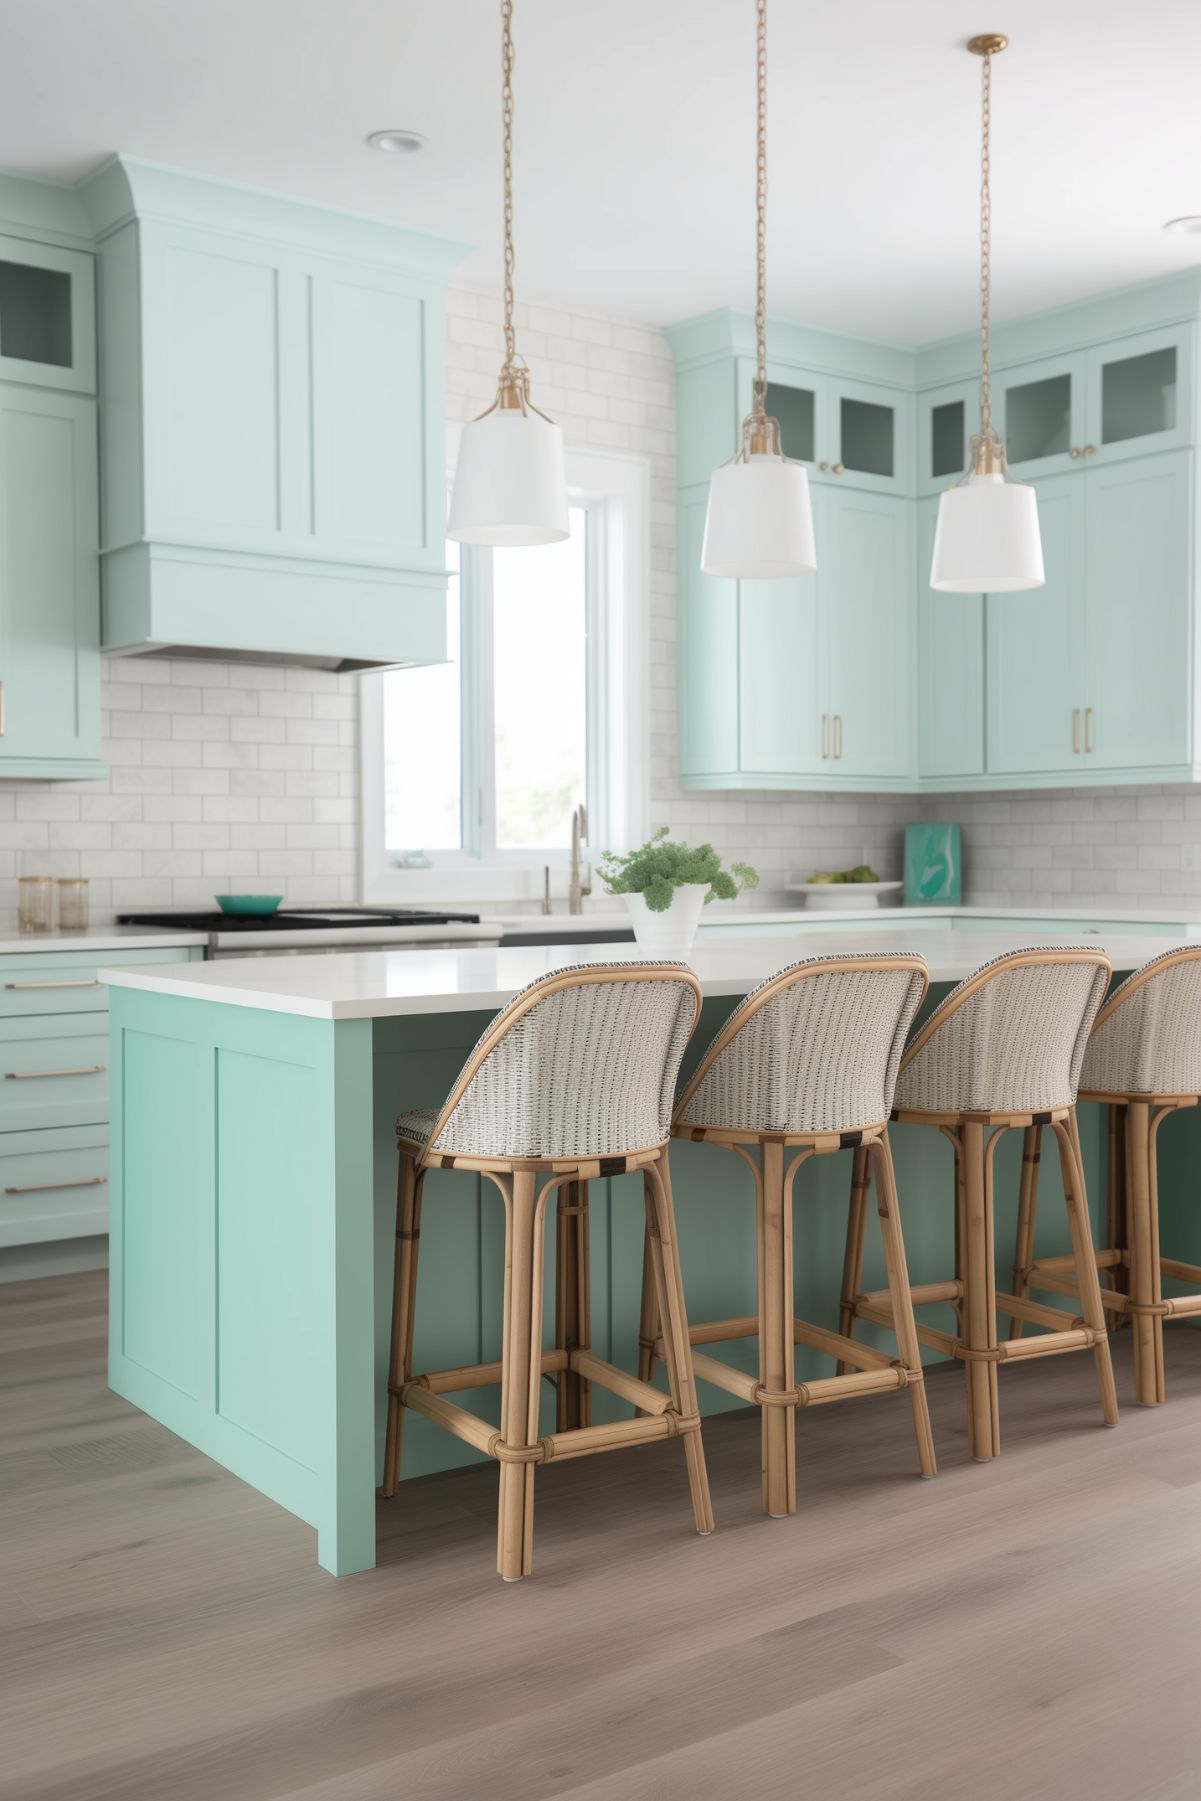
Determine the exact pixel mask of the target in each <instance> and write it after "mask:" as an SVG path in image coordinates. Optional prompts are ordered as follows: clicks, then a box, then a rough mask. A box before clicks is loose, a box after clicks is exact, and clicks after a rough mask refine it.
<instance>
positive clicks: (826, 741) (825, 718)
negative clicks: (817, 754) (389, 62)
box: [822, 713, 830, 758]
mask: <svg viewBox="0 0 1201 1801" xmlns="http://www.w3.org/2000/svg"><path fill="white" fill-rule="evenodd" d="M829 755H830V715H829V714H828V713H823V714H822V756H823V758H825V757H828V756H829Z"/></svg>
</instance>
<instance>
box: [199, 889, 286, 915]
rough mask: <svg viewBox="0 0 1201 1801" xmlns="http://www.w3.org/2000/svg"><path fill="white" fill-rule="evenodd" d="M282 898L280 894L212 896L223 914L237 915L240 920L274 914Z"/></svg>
mask: <svg viewBox="0 0 1201 1801" xmlns="http://www.w3.org/2000/svg"><path fill="white" fill-rule="evenodd" d="M283 898H284V897H283V895H282V894H214V896H213V899H214V900H215V901H216V903H217V905H218V906H219V907H220V909H221V911H222V912H223V913H235V914H239V915H240V916H241V917H242V918H249V917H251V916H252V915H255V914H257V915H259V916H260V917H262V916H263V915H264V914H267V913H274V912H275V910H276V908H277V907H278V906H279V904H280V902H281V901H282V900H283Z"/></svg>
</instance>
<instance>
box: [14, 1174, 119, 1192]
mask: <svg viewBox="0 0 1201 1801" xmlns="http://www.w3.org/2000/svg"><path fill="white" fill-rule="evenodd" d="M107 1181H108V1177H107V1176H83V1177H81V1178H80V1180H79V1181H78V1182H20V1183H10V1185H9V1186H8V1187H7V1188H6V1189H5V1190H4V1192H5V1194H49V1193H50V1191H51V1190H52V1189H55V1188H99V1187H100V1186H101V1184H102V1183H104V1182H107Z"/></svg>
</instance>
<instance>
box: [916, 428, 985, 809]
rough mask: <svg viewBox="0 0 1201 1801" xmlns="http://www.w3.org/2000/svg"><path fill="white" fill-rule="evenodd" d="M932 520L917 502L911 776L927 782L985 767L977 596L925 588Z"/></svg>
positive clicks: (934, 506)
mask: <svg viewBox="0 0 1201 1801" xmlns="http://www.w3.org/2000/svg"><path fill="white" fill-rule="evenodd" d="M919 445H920V439H919ZM948 454H949V451H948ZM937 522H938V501H937V499H935V498H934V497H930V498H929V499H926V500H922V501H920V502H919V504H918V510H917V762H918V774H919V775H920V776H922V777H923V778H924V779H928V780H933V779H961V778H963V777H967V776H979V775H981V774H982V773H983V771H984V596H983V595H982V594H936V593H935V592H934V590H933V589H932V588H931V586H930V560H931V557H932V555H933V553H934V529H935V526H936V524H937Z"/></svg>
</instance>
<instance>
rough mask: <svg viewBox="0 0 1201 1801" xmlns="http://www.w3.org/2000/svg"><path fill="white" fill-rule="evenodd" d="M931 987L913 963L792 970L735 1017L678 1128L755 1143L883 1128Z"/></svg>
mask: <svg viewBox="0 0 1201 1801" xmlns="http://www.w3.org/2000/svg"><path fill="white" fill-rule="evenodd" d="M927 980H928V976H927V970H926V965H925V963H924V962H923V960H922V958H920V957H916V956H889V955H876V956H863V955H858V956H855V955H848V956H834V957H811V958H808V959H807V960H806V961H805V962H803V963H790V964H789V965H788V967H787V968H786V969H781V970H779V971H778V972H777V974H776V975H774V976H771V977H769V979H768V980H767V981H766V982H761V983H760V984H759V986H758V987H757V988H753V989H752V990H751V992H750V993H749V994H748V995H747V997H746V999H745V1000H744V1001H743V1002H742V1003H741V1005H740V1006H738V1007H736V1008H735V1010H734V1012H733V1013H732V1014H731V1015H730V1017H729V1019H728V1020H727V1021H726V1023H725V1025H724V1026H723V1027H722V1029H721V1031H720V1032H719V1033H718V1035H717V1037H716V1038H715V1039H714V1041H713V1043H712V1044H711V1045H710V1046H709V1048H708V1050H707V1051H706V1052H705V1055H704V1057H703V1058H702V1059H701V1063H700V1067H699V1068H698V1069H697V1072H696V1074H695V1075H694V1076H693V1078H692V1080H691V1081H690V1082H689V1083H688V1086H687V1087H686V1088H685V1090H684V1092H683V1094H682V1095H681V1097H680V1100H679V1103H678V1105H677V1107H676V1125H677V1128H678V1127H681V1126H685V1127H686V1126H696V1127H705V1128H708V1129H710V1130H720V1131H727V1132H746V1133H748V1134H755V1135H758V1134H760V1133H777V1132H782V1133H784V1134H800V1133H806V1132H851V1131H857V1130H859V1129H861V1128H862V1127H864V1126H872V1125H879V1124H880V1123H881V1121H884V1120H887V1118H888V1115H889V1113H890V1111H891V1109H892V1096H893V1088H894V1086H895V1084H896V1079H897V1069H898V1067H899V1064H900V1060H901V1052H902V1050H903V1048H904V1044H905V1036H906V1034H907V1032H908V1030H909V1027H910V1025H911V1023H912V1021H913V1017H914V1014H915V1013H916V1012H917V1010H918V1008H919V1006H920V1005H921V1002H922V996H923V995H924V994H925V992H926V984H927Z"/></svg>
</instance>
